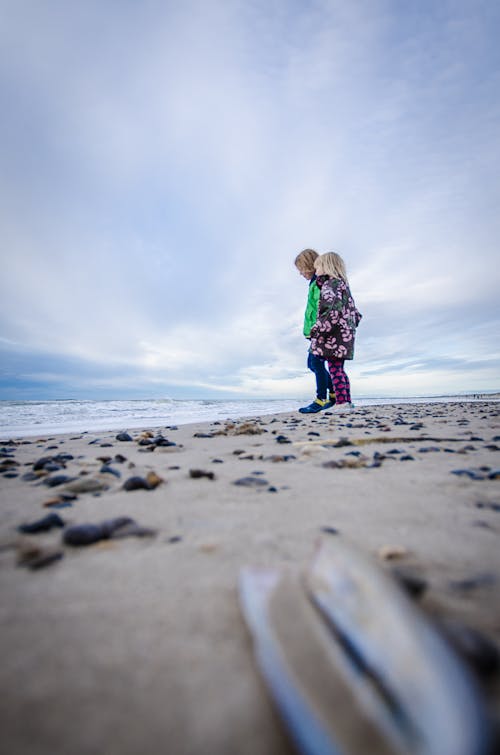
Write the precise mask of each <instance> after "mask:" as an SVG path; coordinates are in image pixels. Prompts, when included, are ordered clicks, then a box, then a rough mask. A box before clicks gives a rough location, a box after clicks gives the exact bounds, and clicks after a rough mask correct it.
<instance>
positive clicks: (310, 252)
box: [295, 249, 335, 414]
mask: <svg viewBox="0 0 500 755" xmlns="http://www.w3.org/2000/svg"><path fill="white" fill-rule="evenodd" d="M317 257H318V253H317V252H315V251H314V249H304V250H303V251H302V252H300V254H298V255H297V257H296V258H295V267H296V268H297V270H298V271H299V273H300V274H301V275H302V276H303V277H304V278H305V279H306V280H308V281H310V283H309V294H308V296H307V305H306V311H305V313H304V335H305V337H306V338H309V339H310V338H311V328H312V326H313V325H314V324H315V322H316V319H317V317H318V303H319V294H320V291H319V288H318V285H317V283H316V273H315V271H314V262H315V260H316V259H317ZM307 366H308V368H309V369H310V370H311V371H312V372H314V374H315V376H316V398H315V399H314V401H313V402H312V403H311V404H309V405H308V406H303V407H301V408H300V409H299V412H302V414H315V413H316V412H320V411H321V410H322V409H328V408H330V407H331V406H333V404H334V403H335V394H334V392H333V385H332V379H331V377H330V373H329V372H328V370H327V369H326V368H325V360H324V359H322V358H321V357H318V356H315V355H314V354H312V353H311V350H309V352H308V355H307ZM327 390H328V392H329V394H330V395H329V398H327V395H326V394H327Z"/></svg>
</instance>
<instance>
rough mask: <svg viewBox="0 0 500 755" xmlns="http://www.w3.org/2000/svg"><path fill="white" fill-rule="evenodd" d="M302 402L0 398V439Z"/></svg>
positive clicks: (245, 413) (182, 420)
mask: <svg viewBox="0 0 500 755" xmlns="http://www.w3.org/2000/svg"><path fill="white" fill-rule="evenodd" d="M480 398H483V399H484V398H486V397H485V396H481V397H480ZM467 400H474V397H472V396H467V397H466V396H440V397H416V398H361V399H358V400H357V401H356V406H370V405H375V404H398V403H422V402H429V401H437V402H445V401H467ZM304 403H307V402H305V401H304V399H241V400H232V401H230V400H177V399H145V400H119V401H79V400H76V399H75V400H67V401H0V438H1V439H3V440H8V439H9V438H17V437H27V436H37V435H39V436H42V435H53V434H56V433H73V432H75V433H78V432H83V431H85V430H88V431H99V430H115V429H116V430H127V429H130V428H139V427H141V428H148V427H161V426H165V427H167V426H169V425H184V424H188V423H190V422H213V421H215V420H226V419H240V418H244V417H252V416H256V415H260V414H262V415H269V414H278V413H279V412H294V411H297V409H298V408H299V407H300V406H303V405H304Z"/></svg>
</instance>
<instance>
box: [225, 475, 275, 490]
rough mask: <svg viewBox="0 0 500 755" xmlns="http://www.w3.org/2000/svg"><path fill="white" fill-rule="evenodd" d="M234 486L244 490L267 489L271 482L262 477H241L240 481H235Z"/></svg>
mask: <svg viewBox="0 0 500 755" xmlns="http://www.w3.org/2000/svg"><path fill="white" fill-rule="evenodd" d="M233 485H239V486H240V487H243V488H265V487H267V486H268V485H269V482H268V481H267V480H264V479H263V478H262V477H241V478H240V479H239V480H234V482H233Z"/></svg>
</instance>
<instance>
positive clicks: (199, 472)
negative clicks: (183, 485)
mask: <svg viewBox="0 0 500 755" xmlns="http://www.w3.org/2000/svg"><path fill="white" fill-rule="evenodd" d="M189 476H190V477H191V478H192V479H193V480H199V479H201V478H203V477H206V478H207V480H215V474H214V473H213V472H206V471H205V470H204V469H190V470H189Z"/></svg>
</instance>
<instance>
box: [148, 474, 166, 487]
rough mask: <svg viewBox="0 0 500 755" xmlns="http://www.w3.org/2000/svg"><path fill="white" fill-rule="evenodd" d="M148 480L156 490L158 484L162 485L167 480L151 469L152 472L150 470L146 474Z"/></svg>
mask: <svg viewBox="0 0 500 755" xmlns="http://www.w3.org/2000/svg"><path fill="white" fill-rule="evenodd" d="M146 482H147V483H148V485H149V486H150V487H151V488H152V489H153V490H154V489H155V488H157V487H158V485H161V484H162V482H165V480H164V479H163V477H160V476H159V475H157V474H156V472H153V471H152V470H151V472H148V473H147V475H146Z"/></svg>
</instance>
